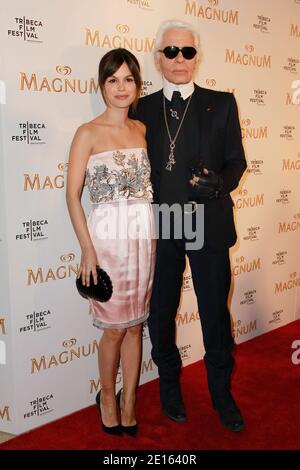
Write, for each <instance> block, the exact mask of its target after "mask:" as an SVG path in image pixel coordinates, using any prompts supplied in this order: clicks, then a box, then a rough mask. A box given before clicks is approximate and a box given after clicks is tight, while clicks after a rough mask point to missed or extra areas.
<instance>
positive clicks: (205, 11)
mask: <svg viewBox="0 0 300 470" xmlns="http://www.w3.org/2000/svg"><path fill="white" fill-rule="evenodd" d="M220 3H221V2H220V0H208V4H206V5H205V4H202V3H201V2H199V1H195V0H193V1H191V0H186V1H185V15H190V16H196V17H198V18H201V19H202V20H209V21H211V20H212V21H219V22H222V23H228V24H234V25H238V24H239V12H238V11H237V10H223V9H221V8H218V6H219V4H220Z"/></svg>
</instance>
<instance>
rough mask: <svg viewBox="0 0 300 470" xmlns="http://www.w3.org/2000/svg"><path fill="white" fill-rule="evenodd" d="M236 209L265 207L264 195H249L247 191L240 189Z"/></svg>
mask: <svg viewBox="0 0 300 470" xmlns="http://www.w3.org/2000/svg"><path fill="white" fill-rule="evenodd" d="M234 205H235V207H236V208H237V209H245V208H249V207H263V206H264V193H261V194H255V195H252V196H251V195H249V194H248V190H247V189H240V190H239V191H238V197H237V198H236V199H235V204H234Z"/></svg>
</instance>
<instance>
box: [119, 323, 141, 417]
mask: <svg viewBox="0 0 300 470" xmlns="http://www.w3.org/2000/svg"><path fill="white" fill-rule="evenodd" d="M141 355H142V324H140V325H137V326H132V327H131V328H128V329H127V331H126V335H125V337H124V339H123V342H122V345H121V366H122V375H123V390H122V395H121V410H122V424H123V426H132V425H134V424H136V418H135V392H136V387H137V383H138V380H139V374H140V367H141Z"/></svg>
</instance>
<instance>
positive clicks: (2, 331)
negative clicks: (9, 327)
mask: <svg viewBox="0 0 300 470" xmlns="http://www.w3.org/2000/svg"><path fill="white" fill-rule="evenodd" d="M0 336H1V337H2V336H6V328H5V318H0ZM5 364H6V343H5V341H4V340H2V339H1V340H0V365H5Z"/></svg>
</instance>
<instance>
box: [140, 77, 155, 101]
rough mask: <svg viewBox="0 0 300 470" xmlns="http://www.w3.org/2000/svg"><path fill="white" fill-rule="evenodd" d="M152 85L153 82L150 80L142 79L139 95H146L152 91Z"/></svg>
mask: <svg viewBox="0 0 300 470" xmlns="http://www.w3.org/2000/svg"><path fill="white" fill-rule="evenodd" d="M152 86H153V83H152V81H151V80H143V81H142V88H141V97H142V96H147V95H149V93H152V91H153V90H152Z"/></svg>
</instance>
